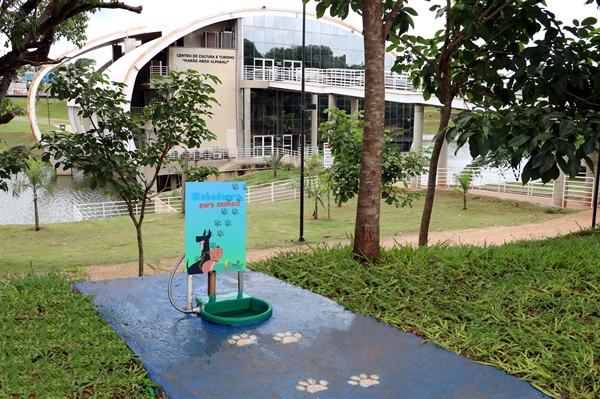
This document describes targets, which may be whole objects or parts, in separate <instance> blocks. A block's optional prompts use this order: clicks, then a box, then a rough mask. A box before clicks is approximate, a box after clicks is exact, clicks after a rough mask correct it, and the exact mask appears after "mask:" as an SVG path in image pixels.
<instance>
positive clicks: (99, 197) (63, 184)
mask: <svg viewBox="0 0 600 399" xmlns="http://www.w3.org/2000/svg"><path fill="white" fill-rule="evenodd" d="M89 187H90V184H89V181H88V180H87V179H85V178H84V177H83V173H81V172H78V171H75V172H74V175H73V177H71V176H58V177H57V180H56V185H55V189H54V194H44V195H41V196H40V195H39V193H38V208H39V216H40V224H50V223H62V222H72V221H73V220H74V216H73V204H81V203H96V202H106V201H112V200H113V199H112V198H111V197H109V196H106V195H104V194H103V191H104V190H103V189H98V190H92V189H90V188H89ZM33 223H34V212H33V192H32V190H27V191H25V192H24V193H22V194H21V196H20V197H19V198H15V197H13V195H12V191H10V183H9V192H3V191H0V225H3V224H33Z"/></svg>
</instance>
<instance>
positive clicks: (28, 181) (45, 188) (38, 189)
mask: <svg viewBox="0 0 600 399" xmlns="http://www.w3.org/2000/svg"><path fill="white" fill-rule="evenodd" d="M28 163H29V167H27V168H24V169H23V174H22V176H20V177H19V176H17V180H16V182H15V183H14V185H13V195H14V196H15V197H17V198H18V197H20V196H21V194H22V193H23V192H24V191H25V190H28V189H31V190H32V191H33V211H34V215H35V231H40V217H39V210H38V198H39V196H40V195H43V194H47V193H49V194H51V193H52V192H53V191H54V181H55V179H56V171H55V170H54V168H53V167H52V165H50V164H49V163H47V162H44V161H42V160H41V159H39V158H31V159H29V160H28Z"/></svg>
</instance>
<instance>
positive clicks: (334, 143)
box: [320, 107, 427, 206]
mask: <svg viewBox="0 0 600 399" xmlns="http://www.w3.org/2000/svg"><path fill="white" fill-rule="evenodd" d="M325 112H328V113H329V115H330V120H329V121H328V122H323V123H321V126H320V130H321V131H322V132H323V139H325V140H328V141H329V147H330V148H331V153H332V155H333V156H334V160H333V166H332V167H331V171H330V173H331V180H332V182H333V183H332V185H333V192H334V196H335V199H336V201H338V203H339V202H342V203H345V202H348V200H350V199H351V198H354V196H355V195H357V194H359V186H360V185H359V181H360V182H362V179H361V173H360V172H361V171H360V166H359V165H361V157H362V156H363V155H364V152H363V151H362V145H363V134H364V133H363V121H362V120H361V118H359V116H360V115H362V111H359V112H355V113H353V114H351V115H348V114H347V113H346V111H343V110H339V109H337V108H336V107H331V108H328V109H326V110H325ZM391 140H392V139H391V138H389V137H386V138H385V142H386V145H385V146H384V147H383V154H382V170H381V172H380V174H381V179H380V182H381V187H380V196H381V197H382V198H384V199H385V201H386V203H388V204H395V205H396V206H406V205H407V204H410V203H411V202H412V200H413V199H414V198H418V196H419V195H420V193H419V192H409V191H402V190H399V189H398V187H397V184H398V183H402V184H404V186H405V187H408V182H409V181H410V180H411V179H412V178H414V177H418V176H420V175H421V174H422V173H423V172H424V171H425V167H426V162H425V159H426V158H427V152H426V151H414V152H409V153H402V152H401V148H400V147H396V146H393V145H391V144H390V142H391ZM359 195H360V194H359Z"/></svg>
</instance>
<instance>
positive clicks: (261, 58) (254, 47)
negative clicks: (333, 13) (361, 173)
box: [243, 16, 414, 150]
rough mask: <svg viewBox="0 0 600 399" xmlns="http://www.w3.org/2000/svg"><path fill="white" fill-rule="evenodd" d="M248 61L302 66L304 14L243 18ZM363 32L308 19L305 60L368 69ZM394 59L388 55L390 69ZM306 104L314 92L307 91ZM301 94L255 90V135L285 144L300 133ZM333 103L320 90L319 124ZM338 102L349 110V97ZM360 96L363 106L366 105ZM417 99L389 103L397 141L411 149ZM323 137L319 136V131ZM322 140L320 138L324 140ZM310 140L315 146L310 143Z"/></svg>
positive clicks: (389, 121) (387, 123)
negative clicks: (414, 101)
mask: <svg viewBox="0 0 600 399" xmlns="http://www.w3.org/2000/svg"><path fill="white" fill-rule="evenodd" d="M243 35H244V37H243V39H244V50H243V51H244V65H245V66H255V67H263V68H264V67H267V66H273V67H288V68H289V67H294V68H300V66H301V63H300V61H301V59H302V19H300V18H291V17H278V16H255V17H245V18H244V19H243ZM363 45H364V44H363V37H362V36H360V35H357V34H355V33H353V32H351V31H348V30H345V29H342V28H339V27H336V26H334V25H331V24H329V23H326V22H322V21H315V20H309V19H307V20H306V50H305V51H306V54H305V59H306V65H305V68H318V69H330V68H339V69H364V65H365V60H364V48H363ZM393 63H394V59H393V58H392V57H391V56H390V55H387V56H386V69H390V68H391V67H392V65H393ZM305 101H306V103H311V102H312V95H311V94H309V93H307V94H306V99H305ZM300 104H301V98H300V93H297V92H282V91H274V90H260V89H253V90H252V98H251V109H252V112H251V122H250V125H251V129H252V133H251V134H252V136H264V135H273V136H274V137H275V145H276V146H277V147H280V146H281V143H283V142H284V140H283V136H284V135H295V136H297V135H299V133H300ZM328 106H329V101H328V96H326V95H319V98H318V102H317V116H318V118H319V123H321V122H324V121H326V120H327V115H325V114H324V113H323V110H325V109H326V108H327V107H328ZM336 106H337V107H338V108H340V109H343V110H345V111H346V112H348V113H350V108H351V106H350V98H347V97H342V96H338V97H337V104H336ZM363 108H364V107H363V100H362V99H360V100H359V109H363ZM413 113H414V106H413V105H412V104H399V103H390V102H386V113H385V114H386V116H385V117H386V119H385V126H386V129H389V130H390V134H391V135H392V136H394V137H395V139H394V140H395V142H397V143H398V144H399V145H402V147H403V149H405V150H408V149H409V148H410V144H411V143H412V137H413ZM305 118H306V119H305V134H306V135H307V139H308V140H309V141H310V128H311V113H310V112H307V113H306V115H305ZM319 137H320V135H319ZM319 144H320V143H319ZM309 145H314V144H313V143H310V142H309Z"/></svg>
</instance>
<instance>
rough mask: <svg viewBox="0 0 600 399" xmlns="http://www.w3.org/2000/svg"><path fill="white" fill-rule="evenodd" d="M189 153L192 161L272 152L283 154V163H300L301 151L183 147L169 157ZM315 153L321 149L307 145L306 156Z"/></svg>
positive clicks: (260, 157) (245, 157)
mask: <svg viewBox="0 0 600 399" xmlns="http://www.w3.org/2000/svg"><path fill="white" fill-rule="evenodd" d="M186 152H187V153H188V159H189V161H190V162H194V161H206V160H215V159H217V160H219V159H232V160H236V159H237V160H240V161H242V160H252V161H256V160H264V159H265V158H269V157H270V156H271V155H272V154H281V155H282V156H283V157H282V159H281V163H282V164H286V163H293V164H294V165H296V166H298V165H300V152H299V151H293V150H288V149H282V148H272V147H255V148H236V147H232V148H226V147H218V146H215V147H212V148H199V149H196V150H186V149H182V148H178V149H174V150H171V151H170V152H169V154H168V155H169V158H171V159H179V158H180V157H183V156H184V154H185V153H186ZM314 154H317V155H318V154H319V150H318V149H316V148H312V147H306V149H305V150H304V157H305V158H306V159H308V158H310V157H311V156H313V155H314Z"/></svg>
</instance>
